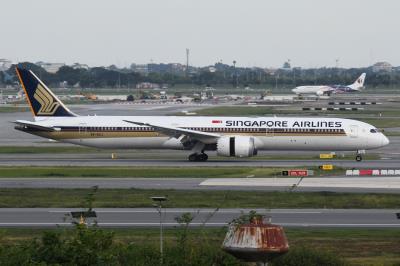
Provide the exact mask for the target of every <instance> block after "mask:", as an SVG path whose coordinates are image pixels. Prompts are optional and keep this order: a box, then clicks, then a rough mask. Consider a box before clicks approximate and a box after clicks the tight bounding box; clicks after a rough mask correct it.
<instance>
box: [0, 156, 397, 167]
mask: <svg viewBox="0 0 400 266" xmlns="http://www.w3.org/2000/svg"><path fill="white" fill-rule="evenodd" d="M182 153H183V154H182V159H167V157H166V158H165V159H164V158H162V159H159V158H157V159H129V158H128V159H125V158H124V159H116V160H112V159H111V158H106V157H105V156H104V157H100V158H98V156H90V155H89V156H88V155H86V154H73V155H72V156H71V155H65V154H64V155H63V154H57V155H52V154H40V155H38V154H15V155H9V154H0V165H1V166H146V167H147V166H158V167H168V166H171V167H183V166H184V167H201V166H208V167H210V166H226V167H234V166H247V167H267V166H274V167H298V166H319V165H323V164H333V165H335V166H337V167H343V168H350V169H351V168H379V169H387V168H399V167H400V159H381V160H363V161H361V162H356V161H353V160H293V159H291V160H268V159H255V160H254V159H242V158H237V159H225V160H224V158H223V157H216V158H215V159H214V158H213V159H212V160H208V161H207V162H189V161H188V160H187V159H186V158H185V156H184V154H185V152H182ZM110 157H111V156H110Z"/></svg>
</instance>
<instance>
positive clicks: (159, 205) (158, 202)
mask: <svg viewBox="0 0 400 266" xmlns="http://www.w3.org/2000/svg"><path fill="white" fill-rule="evenodd" d="M151 199H152V200H153V201H154V202H156V203H155V204H154V205H153V206H154V207H156V208H157V211H158V213H159V214H160V265H162V264H163V256H164V247H163V224H162V203H163V202H164V201H167V200H168V199H167V198H166V197H162V196H161V197H151Z"/></svg>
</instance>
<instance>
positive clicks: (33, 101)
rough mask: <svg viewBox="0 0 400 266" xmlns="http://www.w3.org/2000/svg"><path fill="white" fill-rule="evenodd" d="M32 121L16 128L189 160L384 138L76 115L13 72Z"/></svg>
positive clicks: (334, 128)
mask: <svg viewBox="0 0 400 266" xmlns="http://www.w3.org/2000/svg"><path fill="white" fill-rule="evenodd" d="M16 71H17V74H18V77H19V79H20V82H21V84H22V87H23V89H24V90H25V93H26V95H27V96H28V97H27V100H28V103H29V105H30V106H31V110H32V113H33V115H34V118H35V121H34V122H31V121H25V120H18V121H15V122H14V123H15V124H16V127H15V128H16V129H18V130H21V131H24V132H27V133H30V134H34V135H38V136H41V137H44V138H49V139H53V140H57V141H61V142H67V143H73V144H77V145H84V146H90V147H96V148H108V149H171V150H191V151H192V153H191V154H190V156H189V160H190V161H206V160H207V159H208V156H207V154H206V153H205V152H206V151H208V150H216V151H217V154H218V155H220V156H236V157H251V156H254V155H256V154H257V151H259V150H318V151H320V150H328V151H356V152H357V156H356V160H358V161H360V160H361V159H362V157H361V151H363V150H367V149H375V148H379V147H382V146H385V145H387V144H388V143H389V140H388V139H387V138H386V137H385V136H384V135H383V134H382V133H381V132H379V130H378V129H376V128H375V127H374V126H372V125H369V124H367V123H364V122H360V121H356V120H350V119H340V118H305V117H290V118H289V117H200V116H199V117H193V116H192V117H186V116H79V115H76V114H74V113H73V112H71V111H70V110H69V109H68V108H67V107H66V106H65V105H64V104H63V103H62V102H61V101H60V100H59V99H58V98H57V97H56V96H55V95H54V94H53V93H52V92H51V91H50V89H49V88H47V86H46V85H45V84H44V83H43V82H42V81H41V80H39V78H38V77H37V76H36V75H35V74H34V73H33V72H32V71H30V70H25V69H19V68H17V69H16Z"/></svg>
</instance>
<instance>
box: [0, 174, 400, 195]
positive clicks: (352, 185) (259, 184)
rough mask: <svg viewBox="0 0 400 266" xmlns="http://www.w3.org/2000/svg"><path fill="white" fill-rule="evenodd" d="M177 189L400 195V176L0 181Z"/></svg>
mask: <svg viewBox="0 0 400 266" xmlns="http://www.w3.org/2000/svg"><path fill="white" fill-rule="evenodd" d="M93 186H98V187H99V188H104V189H113V188H114V189H131V188H136V189H174V190H210V191H213V190H232V191H233V190H236V191H239V190H240V191H297V192H321V191H329V192H352V193H400V177H345V176H341V177H324V178H303V179H301V180H300V178H281V177H280V178H212V179H206V178H97V177H96V178H90V177H89V178H69V177H62V178H50V177H49V178H0V188H58V189H74V188H91V187H93Z"/></svg>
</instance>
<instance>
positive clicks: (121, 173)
mask: <svg viewBox="0 0 400 266" xmlns="http://www.w3.org/2000/svg"><path fill="white" fill-rule="evenodd" d="M299 168H300V169H312V170H314V175H315V176H323V175H335V174H343V173H344V170H343V169H342V168H335V169H334V170H333V171H322V170H320V169H318V168H317V167H299ZM283 170H287V168H277V167H200V166H199V167H94V166H93V167H75V166H74V167H68V166H65V167H63V166H59V167H52V166H48V167H47V166H44V167H41V166H37V167H36V166H22V167H8V166H3V167H0V178H1V177H16V178H18V177H88V178H90V177H109V178H113V177H143V178H147V177H152V178H167V177H169V178H179V177H185V178H188V177H191V178H217V177H218V178H235V177H248V176H251V177H275V176H276V177H279V176H281V173H282V171H283Z"/></svg>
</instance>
